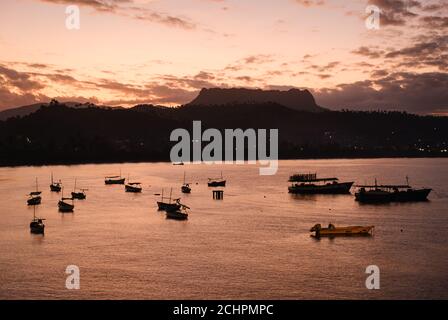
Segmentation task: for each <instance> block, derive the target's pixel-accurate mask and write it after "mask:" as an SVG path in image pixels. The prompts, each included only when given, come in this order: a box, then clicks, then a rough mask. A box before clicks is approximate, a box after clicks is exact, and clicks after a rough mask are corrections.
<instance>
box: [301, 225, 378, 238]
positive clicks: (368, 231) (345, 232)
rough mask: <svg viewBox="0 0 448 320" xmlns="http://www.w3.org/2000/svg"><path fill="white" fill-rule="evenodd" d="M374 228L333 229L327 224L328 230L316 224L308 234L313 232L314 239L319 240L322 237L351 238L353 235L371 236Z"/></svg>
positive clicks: (351, 227)
mask: <svg viewBox="0 0 448 320" xmlns="http://www.w3.org/2000/svg"><path fill="white" fill-rule="evenodd" d="M374 228H375V226H348V227H335V226H334V225H333V224H331V223H330V224H329V225H328V228H322V226H321V225H320V223H318V224H316V225H315V226H314V227H312V228H311V229H310V232H315V234H314V235H312V236H314V237H316V238H319V237H322V236H327V237H333V236H353V235H360V236H361V235H364V236H370V235H373V230H374Z"/></svg>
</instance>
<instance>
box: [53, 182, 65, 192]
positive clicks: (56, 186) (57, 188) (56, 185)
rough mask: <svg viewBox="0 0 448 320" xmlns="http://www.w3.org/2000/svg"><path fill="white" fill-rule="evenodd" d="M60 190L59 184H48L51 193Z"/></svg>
mask: <svg viewBox="0 0 448 320" xmlns="http://www.w3.org/2000/svg"><path fill="white" fill-rule="evenodd" d="M61 189H62V187H61V185H59V184H50V191H52V192H60V191H61Z"/></svg>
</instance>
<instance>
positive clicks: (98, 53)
mask: <svg viewBox="0 0 448 320" xmlns="http://www.w3.org/2000/svg"><path fill="white" fill-rule="evenodd" d="M369 4H374V5H377V6H378V7H379V8H380V9H381V15H380V29H379V30H368V29H367V28H366V26H365V19H366V16H367V14H366V12H365V10H366V7H367V6H368V5H369ZM68 5H78V6H79V8H80V29H79V30H69V29H67V28H66V25H65V20H66V18H67V16H68V15H67V14H66V13H65V10H66V7H67V6H68ZM203 87H207V88H209V87H249V88H262V89H268V88H274V89H288V88H291V87H297V88H309V89H310V90H311V92H312V93H313V94H314V95H315V97H316V100H317V102H318V104H320V105H322V106H324V107H328V108H331V109H341V108H348V109H362V110H366V109H396V110H407V111H409V112H415V113H428V114H430V113H434V114H448V1H447V0H434V1H430V0H429V1H423V0H420V1H416V0H396V1H393V0H314V1H313V0H275V1H274V0H269V1H268V0H108V1H107V0H2V1H1V2H0V110H3V109H7V108H11V107H17V106H21V105H26V104H31V103H36V102H42V101H48V100H50V99H51V98H53V97H56V98H57V99H59V100H62V101H67V100H68V101H80V102H85V101H90V102H93V103H100V104H106V105H122V106H130V105H135V104H138V103H153V104H163V105H178V104H182V103H186V102H189V101H191V100H192V99H193V98H194V97H195V96H196V95H197V93H198V91H199V90H200V89H201V88H203Z"/></svg>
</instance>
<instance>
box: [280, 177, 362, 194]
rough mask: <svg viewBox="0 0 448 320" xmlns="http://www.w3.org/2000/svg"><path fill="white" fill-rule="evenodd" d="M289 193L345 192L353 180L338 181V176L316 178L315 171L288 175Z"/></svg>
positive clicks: (348, 191) (348, 190) (348, 189)
mask: <svg viewBox="0 0 448 320" xmlns="http://www.w3.org/2000/svg"><path fill="white" fill-rule="evenodd" d="M289 182H292V185H291V186H290V187H288V191H289V193H295V194H347V193H350V188H351V187H352V185H353V183H354V182H339V179H338V178H318V177H317V174H316V173H305V174H303V173H298V174H295V175H292V176H291V177H289Z"/></svg>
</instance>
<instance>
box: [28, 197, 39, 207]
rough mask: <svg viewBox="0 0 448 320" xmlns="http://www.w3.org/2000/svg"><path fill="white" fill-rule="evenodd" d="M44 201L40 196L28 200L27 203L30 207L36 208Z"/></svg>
mask: <svg viewBox="0 0 448 320" xmlns="http://www.w3.org/2000/svg"><path fill="white" fill-rule="evenodd" d="M41 201H42V197H40V196H38V197H33V198H30V199H28V200H27V203H28V205H29V206H35V205H38V204H40V203H41Z"/></svg>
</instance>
